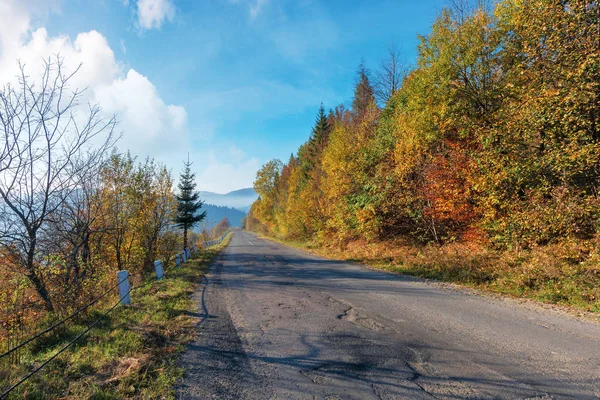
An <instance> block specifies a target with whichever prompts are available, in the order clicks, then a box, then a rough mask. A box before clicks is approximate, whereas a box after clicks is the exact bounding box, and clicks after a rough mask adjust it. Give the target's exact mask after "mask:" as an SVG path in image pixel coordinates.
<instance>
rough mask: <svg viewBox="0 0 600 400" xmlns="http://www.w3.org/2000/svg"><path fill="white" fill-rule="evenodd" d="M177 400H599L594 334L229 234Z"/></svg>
mask: <svg viewBox="0 0 600 400" xmlns="http://www.w3.org/2000/svg"><path fill="white" fill-rule="evenodd" d="M195 296H196V300H197V301H198V304H199V308H198V316H199V317H200V320H201V322H200V323H199V324H198V329H199V337H198V339H197V340H196V341H194V342H193V343H192V344H190V345H189V346H188V347H187V349H186V351H185V352H184V354H183V356H182V360H181V365H182V366H183V367H184V368H185V369H186V373H185V378H184V380H183V383H182V384H181V385H180V386H179V387H178V388H177V391H178V395H177V396H178V398H179V399H597V398H600V324H596V323H593V322H586V321H582V320H579V319H576V318H575V317H570V316H565V315H562V314H559V313H556V312H553V311H552V310H547V309H542V308H539V307H535V306H531V305H523V304H518V303H516V302H513V301H507V300H501V299H493V298H490V297H486V296H480V295H477V294H473V293H470V292H469V291H467V290H459V289H453V288H450V287H448V286H447V285H441V284H438V283H434V282H426V281H422V280H419V279H415V278H410V277H405V276H399V275H394V274H389V273H385V272H380V271H375V270H372V269H368V268H365V267H361V266H358V265H353V264H347V263H344V262H338V261H331V260H325V259H322V258H319V257H316V256H312V255H307V254H305V253H302V252H300V251H297V250H295V249H291V248H289V247H286V246H283V245H280V244H277V243H274V242H271V241H267V240H263V239H260V238H258V237H257V236H255V235H253V234H251V233H248V232H237V233H236V234H235V235H234V237H233V239H232V241H231V243H230V245H229V246H228V248H227V249H226V250H225V251H224V252H223V254H222V255H221V257H220V258H219V259H218V260H217V261H216V262H215V263H214V265H213V266H212V267H211V270H210V273H209V274H208V276H207V278H206V280H205V282H204V283H203V284H202V285H201V286H200V287H199V290H198V292H197V293H196V294H195Z"/></svg>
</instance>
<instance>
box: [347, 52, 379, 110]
mask: <svg viewBox="0 0 600 400" xmlns="http://www.w3.org/2000/svg"><path fill="white" fill-rule="evenodd" d="M372 103H375V95H374V93H373V86H371V82H370V81H369V70H368V69H367V68H366V67H365V64H364V63H362V62H361V63H360V66H359V67H358V73H357V79H356V86H355V87H354V100H353V101H352V111H353V112H354V115H355V116H356V117H357V119H358V120H361V119H362V117H363V116H364V115H365V113H366V112H367V109H368V108H369V106H370V105H371V104H372Z"/></svg>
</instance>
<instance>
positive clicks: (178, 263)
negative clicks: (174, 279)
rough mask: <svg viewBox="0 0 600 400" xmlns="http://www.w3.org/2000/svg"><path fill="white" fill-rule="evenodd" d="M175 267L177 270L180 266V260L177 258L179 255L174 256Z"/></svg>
mask: <svg viewBox="0 0 600 400" xmlns="http://www.w3.org/2000/svg"><path fill="white" fill-rule="evenodd" d="M175 265H177V268H179V267H180V265H181V258H179V254H177V255H175Z"/></svg>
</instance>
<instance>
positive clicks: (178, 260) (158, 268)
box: [0, 232, 229, 399]
mask: <svg viewBox="0 0 600 400" xmlns="http://www.w3.org/2000/svg"><path fill="white" fill-rule="evenodd" d="M228 233H229V232H226V233H225V234H223V235H222V236H221V237H219V238H218V239H214V240H209V241H203V242H202V248H203V249H206V248H209V247H212V246H215V245H217V244H219V243H221V242H222V241H223V240H224V239H225V237H226V236H227V234H228ZM197 251H198V250H197V248H196V246H195V245H192V248H190V247H187V248H185V249H183V250H182V252H181V253H178V254H176V255H175V256H174V257H173V259H174V260H175V263H174V264H171V265H170V267H169V268H167V269H166V270H164V271H163V270H162V266H163V263H162V261H160V260H156V261H155V264H154V266H155V272H156V277H157V279H162V278H163V277H164V276H165V273H167V272H171V271H172V270H173V269H174V268H176V267H180V265H181V264H182V263H185V262H187V260H188V259H190V258H191V255H192V252H193V253H197ZM169 261H170V260H169ZM132 276H136V275H134V274H131V275H130V274H129V273H127V274H126V275H125V278H123V279H120V280H119V279H118V281H117V283H116V284H114V285H113V286H111V287H110V288H109V289H107V290H106V291H104V292H103V293H102V294H101V295H100V296H98V297H96V298H95V299H94V300H92V301H91V302H89V303H88V304H86V305H85V306H83V307H80V308H79V309H77V310H76V311H74V312H73V313H71V314H70V315H68V316H67V317H64V318H62V319H61V320H59V321H57V322H55V323H54V324H52V325H51V326H49V327H47V328H46V329H44V330H42V331H40V332H38V333H36V334H34V335H32V336H31V337H29V338H28V339H26V340H24V341H22V342H21V343H19V344H17V345H14V346H12V347H10V348H9V349H8V350H7V351H5V352H4V353H2V354H0V360H2V359H5V358H7V357H9V356H11V355H14V353H15V352H17V351H18V350H20V349H22V348H23V347H25V346H27V345H28V344H30V343H32V342H34V341H36V340H37V339H39V338H40V337H43V336H45V335H47V334H48V333H50V332H52V331H54V330H55V329H57V328H59V327H60V326H62V325H64V324H65V323H66V322H68V321H70V320H73V319H75V317H76V316H77V315H79V314H81V313H82V312H84V311H86V310H87V309H89V308H90V307H91V306H93V305H94V304H97V303H98V302H99V301H100V300H102V299H103V298H105V297H106V296H108V295H109V294H110V293H111V292H113V291H115V290H116V289H118V288H122V285H123V284H125V283H126V284H127V290H126V291H125V293H120V296H119V300H118V301H117V302H116V303H115V304H113V305H112V306H111V307H110V308H109V309H107V310H106V312H104V313H103V314H102V315H101V316H100V317H99V318H98V319H96V320H95V321H94V322H92V323H91V324H90V325H88V327H87V328H86V329H84V330H83V331H82V332H81V333H80V334H79V335H77V336H76V337H75V338H74V339H72V340H71V341H69V342H68V343H67V344H65V345H64V346H63V347H61V348H60V349H59V350H58V351H57V352H56V353H54V354H53V355H52V356H51V357H49V358H48V359H47V360H45V361H44V362H42V363H41V364H40V365H38V366H37V367H36V368H34V369H33V370H31V371H30V372H29V373H27V374H26V375H24V376H23V377H22V378H21V379H19V380H18V381H17V382H15V383H14V384H12V385H11V386H10V387H8V388H7V389H5V390H4V391H3V392H2V393H1V394H0V399H5V398H7V397H8V395H9V394H10V393H11V392H12V391H13V390H15V389H16V388H18V387H19V386H20V385H21V384H23V383H24V382H25V381H27V380H28V379H29V378H31V377H32V376H33V375H35V374H36V373H38V372H39V371H41V370H42V369H43V368H44V367H45V366H46V365H48V364H49V363H50V362H52V360H54V359H55V358H57V357H58V356H59V355H60V354H62V353H63V352H65V351H66V350H67V349H68V348H69V347H71V346H72V345H73V344H75V343H76V342H77V341H78V340H80V339H81V338H82V337H84V336H85V335H86V334H87V333H88V332H89V331H90V330H92V328H94V327H95V326H96V325H97V324H98V323H100V321H102V319H104V318H106V316H108V314H110V313H111V312H112V311H113V310H115V309H116V308H117V306H118V305H119V304H121V303H124V300H125V299H127V298H128V296H129V295H130V294H131V293H132V292H133V291H135V290H138V289H141V288H144V287H146V286H149V285H151V284H153V283H154V282H156V280H149V281H147V282H145V283H144V284H142V285H139V286H133V285H132V286H130V285H129V278H130V277H132ZM127 303H128V302H127Z"/></svg>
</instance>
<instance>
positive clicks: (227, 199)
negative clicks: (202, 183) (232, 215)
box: [200, 188, 258, 212]
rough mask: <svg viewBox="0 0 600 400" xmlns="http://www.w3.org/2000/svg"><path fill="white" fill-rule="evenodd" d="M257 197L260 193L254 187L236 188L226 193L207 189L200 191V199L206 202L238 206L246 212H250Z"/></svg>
mask: <svg viewBox="0 0 600 400" xmlns="http://www.w3.org/2000/svg"><path fill="white" fill-rule="evenodd" d="M257 198H258V194H256V192H255V191H254V189H252V188H245V189H240V190H234V191H233V192H229V193H225V194H220V193H213V192H205V191H201V192H200V199H202V201H204V202H205V203H206V204H212V205H215V206H226V207H232V208H237V209H238V210H243V211H244V212H248V210H249V209H250V205H251V204H252V203H254V200H256V199H257Z"/></svg>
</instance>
